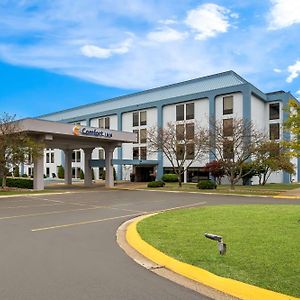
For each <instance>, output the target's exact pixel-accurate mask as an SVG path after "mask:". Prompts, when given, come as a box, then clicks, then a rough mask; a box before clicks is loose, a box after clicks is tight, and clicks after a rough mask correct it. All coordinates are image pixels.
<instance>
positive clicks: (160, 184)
mask: <svg viewBox="0 0 300 300" xmlns="http://www.w3.org/2000/svg"><path fill="white" fill-rule="evenodd" d="M164 185H165V183H164V182H162V181H151V182H149V183H148V187H151V188H157V187H163V186H164Z"/></svg>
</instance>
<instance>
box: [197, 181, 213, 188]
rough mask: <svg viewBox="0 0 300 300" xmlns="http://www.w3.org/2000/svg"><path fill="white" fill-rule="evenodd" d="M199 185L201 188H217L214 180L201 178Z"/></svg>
mask: <svg viewBox="0 0 300 300" xmlns="http://www.w3.org/2000/svg"><path fill="white" fill-rule="evenodd" d="M197 187H198V189H201V190H213V189H216V188H217V185H216V183H215V182H214V181H212V180H201V181H199V182H198V184H197Z"/></svg>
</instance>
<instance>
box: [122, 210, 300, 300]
mask: <svg viewBox="0 0 300 300" xmlns="http://www.w3.org/2000/svg"><path fill="white" fill-rule="evenodd" d="M152 215H153V214H151V215H146V216H141V217H139V218H137V219H136V220H135V221H133V222H132V223H131V224H130V225H129V226H128V227H127V231H126V240H127V242H128V243H129V245H130V246H131V247H133V248H134V249H135V250H137V251H138V252H139V253H141V254H142V255H144V256H145V257H146V258H148V259H150V260H152V261H153V262H155V263H157V264H158V265H161V266H164V267H166V268H167V269H169V270H172V271H173V272H175V273H178V274H180V275H182V276H185V277H187V278H189V279H192V280H194V281H197V282H199V283H202V284H204V285H206V286H209V287H211V288H213V289H216V290H219V291H221V292H223V293H225V294H229V295H231V296H234V297H237V298H239V299H244V300H288V299H289V300H296V299H298V300H299V299H300V298H295V297H292V296H288V295H284V294H280V293H277V292H273V291H270V290H266V289H263V288H259V287H256V286H253V285H250V284H246V283H243V282H240V281H237V280H233V279H229V278H224V277H220V276H217V275H215V274H213V273H210V272H208V271H206V270H204V269H201V268H198V267H195V266H192V265H189V264H187V263H183V262H180V261H178V260H176V259H174V258H172V257H170V256H167V255H166V254H164V253H162V252H160V251H159V250H157V249H156V248H154V247H153V246H151V245H149V244H148V243H146V242H145V241H144V240H142V238H141V236H140V235H139V233H138V232H137V228H136V226H137V224H138V222H140V221H141V220H142V219H144V218H147V217H150V216H152Z"/></svg>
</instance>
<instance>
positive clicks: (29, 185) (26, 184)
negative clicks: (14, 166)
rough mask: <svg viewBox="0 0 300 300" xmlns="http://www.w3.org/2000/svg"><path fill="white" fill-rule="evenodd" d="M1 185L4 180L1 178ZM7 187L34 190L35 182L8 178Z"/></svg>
mask: <svg viewBox="0 0 300 300" xmlns="http://www.w3.org/2000/svg"><path fill="white" fill-rule="evenodd" d="M0 185H2V178H0ZM6 186H7V187H15V188H20V189H33V180H32V179H24V178H6Z"/></svg>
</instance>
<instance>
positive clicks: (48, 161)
mask: <svg viewBox="0 0 300 300" xmlns="http://www.w3.org/2000/svg"><path fill="white" fill-rule="evenodd" d="M46 163H47V164H48V163H50V153H49V152H46Z"/></svg>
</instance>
